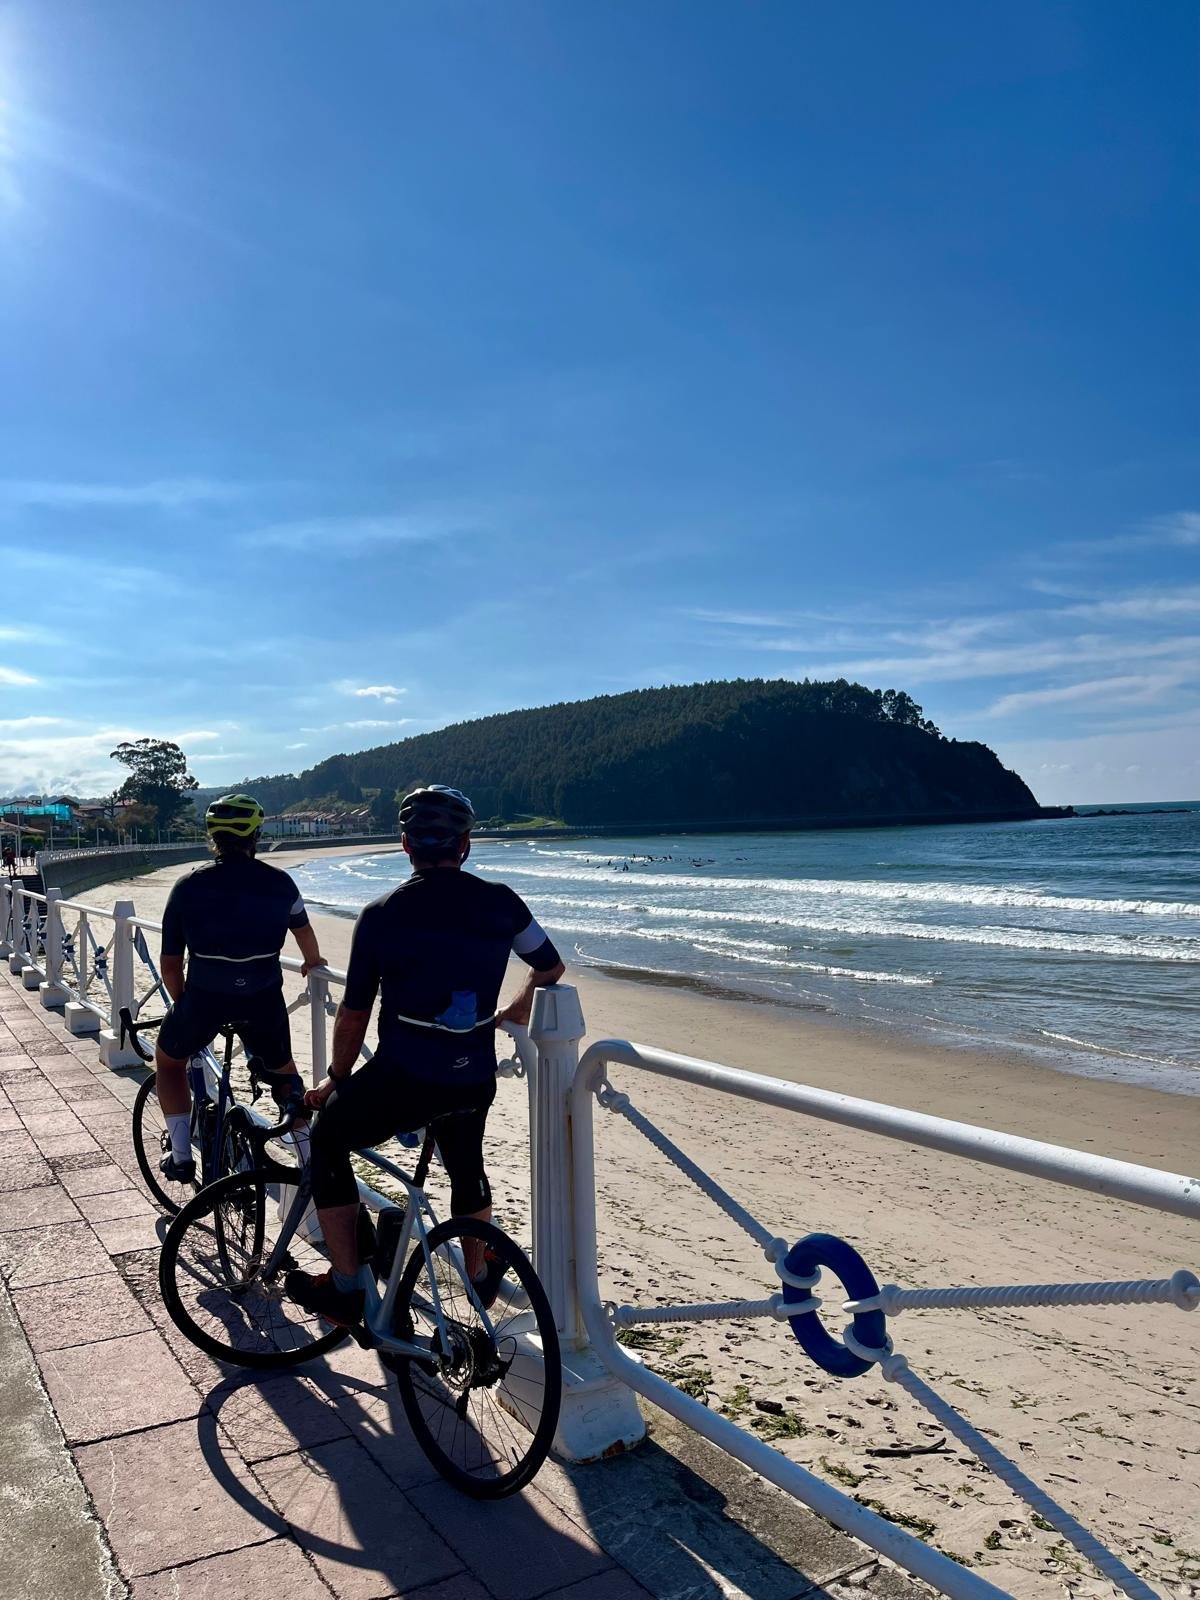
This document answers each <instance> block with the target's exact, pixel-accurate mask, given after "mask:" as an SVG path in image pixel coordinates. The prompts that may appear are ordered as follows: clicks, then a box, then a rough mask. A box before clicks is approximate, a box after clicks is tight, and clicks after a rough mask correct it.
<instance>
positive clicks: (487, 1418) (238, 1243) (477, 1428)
mask: <svg viewBox="0 0 1200 1600" xmlns="http://www.w3.org/2000/svg"><path fill="white" fill-rule="evenodd" d="M289 1114H290V1113H289ZM318 1115H319V1113H318ZM288 1121H289V1116H288V1115H285V1116H284V1118H283V1120H282V1121H281V1122H280V1123H279V1124H278V1125H277V1127H275V1128H272V1129H267V1130H263V1138H264V1140H266V1139H270V1138H272V1137H275V1136H277V1135H278V1134H280V1133H281V1132H282V1131H284V1129H285V1128H286V1126H287V1125H288ZM434 1126H435V1127H436V1124H435V1125H434ZM434 1148H435V1135H434V1133H432V1132H430V1131H428V1130H427V1131H426V1135H425V1139H424V1142H423V1143H422V1145H421V1152H420V1156H419V1158H418V1161H417V1166H416V1170H415V1171H414V1172H413V1173H412V1174H411V1175H410V1174H408V1173H406V1172H403V1171H402V1170H401V1169H400V1168H399V1167H397V1166H396V1165H394V1164H393V1163H392V1162H391V1161H389V1160H387V1159H386V1158H385V1157H383V1156H381V1155H380V1154H379V1153H378V1152H377V1151H374V1150H372V1151H363V1152H361V1154H362V1155H364V1156H365V1157H366V1159H368V1160H369V1161H371V1162H372V1163H373V1164H374V1165H376V1166H377V1167H379V1168H380V1169H381V1170H382V1171H384V1172H387V1173H388V1174H390V1175H391V1176H392V1177H393V1178H395V1179H397V1180H399V1182H401V1183H402V1184H403V1185H404V1189H405V1195H406V1200H405V1204H404V1206H403V1207H399V1206H387V1207H385V1208H384V1209H383V1210H382V1211H381V1212H380V1214H379V1228H378V1231H377V1232H376V1233H374V1238H373V1239H370V1238H368V1239H366V1240H364V1238H363V1234H364V1229H363V1228H362V1227H360V1255H361V1257H362V1260H363V1266H362V1268H361V1269H360V1277H361V1280H362V1283H363V1288H364V1290H365V1295H366V1305H365V1309H364V1313H363V1322H362V1324H361V1325H360V1326H359V1327H357V1328H355V1329H347V1328H340V1327H335V1328H330V1327H329V1326H327V1325H325V1324H323V1323H321V1321H320V1319H319V1318H318V1317H317V1316H316V1314H315V1313H313V1312H309V1311H306V1310H305V1309H304V1308H303V1307H302V1306H299V1305H297V1304H296V1303H295V1302H294V1301H292V1300H289V1299H287V1298H286V1296H285V1294H284V1278H285V1275H286V1273H287V1272H288V1271H290V1270H291V1269H292V1268H294V1267H299V1268H302V1269H304V1270H308V1271H318V1272H319V1271H322V1270H324V1268H325V1267H326V1266H327V1264H328V1263H327V1261H326V1259H325V1256H324V1254H323V1252H322V1247H321V1245H320V1243H319V1229H318V1227H317V1222H316V1217H315V1215H314V1214H313V1213H312V1211H311V1209H310V1208H311V1198H312V1188H311V1182H310V1178H309V1172H308V1168H307V1165H306V1164H302V1165H300V1166H296V1167H291V1166H284V1165H283V1164H281V1163H279V1162H277V1161H274V1160H272V1159H271V1158H269V1157H266V1158H264V1160H263V1162H262V1164H261V1165H260V1166H258V1167H256V1168H255V1170H254V1171H251V1172H238V1173H233V1174H231V1175H230V1176H228V1177H224V1178H219V1179H218V1180H217V1181H216V1182H215V1183H213V1184H211V1185H209V1186H208V1187H207V1188H204V1189H202V1190H201V1191H200V1192H199V1194H197V1195H196V1196H195V1197H194V1198H193V1199H192V1200H190V1201H189V1202H188V1204H187V1205H186V1206H184V1208H183V1209H182V1210H181V1211H180V1212H179V1214H178V1215H177V1216H176V1217H175V1218H174V1219H173V1221H172V1222H171V1225H170V1227H169V1229H168V1231H167V1236H166V1240H165V1242H164V1244H163V1249H162V1255H161V1257H160V1261H159V1285H160V1288H161V1291H162V1297H163V1302H164V1304H165V1305H166V1308H167V1311H168V1313H169V1315H170V1317H171V1320H172V1322H174V1324H175V1326H176V1327H177V1328H178V1329H179V1330H180V1332H182V1333H183V1334H184V1335H185V1336H186V1337H187V1338H188V1339H189V1340H190V1341H191V1342H192V1343H193V1344H195V1345H196V1346H197V1347H198V1348H199V1349H201V1350H203V1351H205V1353H206V1354H208V1355H210V1356H215V1357H216V1358H217V1359H218V1360H221V1361H229V1362H233V1363H234V1364H236V1365H238V1366H245V1367H253V1368H257V1369H259V1370H274V1369H278V1368H284V1367H293V1366H296V1365H298V1364H299V1363H301V1362H304V1361H309V1360H312V1359H313V1358H315V1357H316V1356H319V1355H323V1354H324V1353H325V1352H326V1351H329V1350H332V1349H334V1348H335V1346H337V1345H339V1344H341V1343H343V1342H344V1341H345V1340H346V1339H348V1338H350V1337H354V1338H355V1339H356V1340H357V1342H358V1343H359V1344H360V1345H362V1346H363V1348H365V1349H374V1350H376V1351H377V1352H378V1354H379V1357H380V1360H381V1361H382V1362H383V1364H384V1366H385V1367H386V1368H387V1369H388V1370H389V1371H391V1372H393V1373H394V1374H395V1376H396V1379H397V1383H398V1385H399V1389H400V1398H401V1402H402V1403H403V1406H404V1411H405V1415H406V1416H407V1418H408V1421H409V1425H410V1426H411V1428H412V1430H413V1433H414V1434H415V1436H416V1439H417V1442H418V1444H419V1445H420V1446H421V1448H422V1450H423V1451H424V1452H425V1454H426V1456H427V1457H428V1458H429V1460H430V1461H431V1462H432V1464H433V1465H434V1467H436V1468H437V1470H438V1472H440V1473H441V1474H442V1476H443V1477H445V1478H446V1479H448V1480H449V1481H450V1482H451V1483H453V1484H454V1485H455V1486H456V1487H457V1488H459V1489H461V1490H463V1491H464V1492H465V1493H467V1494H469V1495H472V1496H474V1497H476V1498H478V1499H499V1498H501V1497H502V1496H504V1495H509V1494H513V1493H515V1492H516V1491H517V1490H518V1489H521V1488H523V1487H524V1485H525V1484H527V1483H528V1482H529V1481H530V1479H531V1478H532V1477H533V1476H534V1474H535V1473H536V1472H537V1470H538V1468H539V1467H540V1466H541V1465H542V1462H543V1461H544V1460H545V1459H546V1456H547V1454H548V1452H549V1449H550V1445H551V1443H552V1441H553V1438H554V1433H555V1429H556V1427H557V1425H558V1413H559V1406H560V1404H561V1399H562V1365H561V1357H560V1353H559V1343H558V1333H557V1330H556V1327H555V1322H554V1314H553V1312H552V1311H551V1309H550V1303H549V1301H548V1299H547V1298H546V1292H545V1290H544V1289H543V1288H542V1285H541V1282H540V1281H539V1279H538V1277H537V1275H536V1273H535V1272H534V1269H533V1266H532V1264H531V1263H530V1261H529V1258H528V1257H527V1256H526V1255H525V1253H524V1251H523V1250H522V1249H521V1248H520V1247H519V1246H518V1245H517V1244H516V1243H514V1241H513V1240H512V1239H510V1238H509V1237H508V1235H507V1234H506V1233H504V1232H503V1231H502V1230H501V1229H500V1228H498V1227H496V1226H495V1224H493V1223H490V1222H476V1221H474V1220H472V1219H470V1218H465V1217H463V1218H452V1219H451V1220H450V1221H448V1222H438V1220H437V1217H436V1215H435V1213H434V1210H433V1207H432V1205H431V1204H430V1201H429V1198H428V1196H427V1195H426V1194H425V1181H426V1178H427V1176H428V1172H429V1165H430V1161H431V1159H432V1156H433V1152H434ZM364 1212H365V1208H364V1211H363V1212H360V1219H361V1217H362V1216H363V1214H364ZM372 1232H374V1230H372ZM468 1240H470V1241H477V1242H478V1243H479V1244H480V1245H482V1246H483V1248H484V1249H485V1250H488V1251H491V1252H493V1253H495V1254H496V1255H497V1256H498V1257H499V1258H500V1260H501V1261H503V1263H504V1278H503V1280H502V1283H501V1289H500V1295H499V1296H498V1298H497V1300H496V1302H495V1304H494V1306H493V1308H492V1313H491V1314H490V1313H489V1311H488V1310H486V1309H485V1308H484V1307H483V1306H482V1304H481V1303H480V1300H479V1297H478V1295H477V1293H476V1291H475V1288H474V1286H473V1285H472V1283H471V1280H470V1277H469V1276H468V1273H467V1270H466V1265H465V1261H464V1256H463V1245H464V1243H465V1242H466V1241H468ZM410 1246H411V1248H410ZM514 1280H515V1281H514ZM497 1307H498V1308H499V1310H498V1311H497V1310H496V1308H497ZM521 1424H524V1427H525V1428H526V1429H528V1430H529V1431H528V1435H526V1434H525V1433H524V1432H522V1431H521V1426H520V1425H521Z"/></svg>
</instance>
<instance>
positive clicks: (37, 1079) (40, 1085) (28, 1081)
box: [4, 1070, 63, 1112]
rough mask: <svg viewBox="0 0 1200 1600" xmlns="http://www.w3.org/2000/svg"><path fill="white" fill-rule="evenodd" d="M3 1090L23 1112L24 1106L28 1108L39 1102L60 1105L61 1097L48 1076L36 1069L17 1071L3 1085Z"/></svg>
mask: <svg viewBox="0 0 1200 1600" xmlns="http://www.w3.org/2000/svg"><path fill="white" fill-rule="evenodd" d="M4 1092H5V1094H6V1095H7V1096H8V1098H9V1099H10V1100H11V1101H12V1103H13V1105H14V1106H16V1108H17V1110H18V1111H21V1112H23V1111H24V1110H25V1108H26V1107H28V1108H29V1109H30V1110H32V1109H33V1107H34V1106H35V1105H37V1104H39V1103H43V1104H45V1105H47V1106H60V1105H62V1104H63V1098H62V1096H61V1095H60V1094H59V1092H58V1090H57V1089H56V1088H55V1087H54V1085H53V1084H52V1083H51V1082H50V1080H49V1079H48V1078H44V1077H43V1076H42V1074H41V1073H40V1072H38V1071H36V1070H34V1071H31V1072H21V1073H18V1074H17V1075H16V1076H15V1077H14V1078H10V1079H9V1080H8V1082H7V1083H6V1084H5V1086H4Z"/></svg>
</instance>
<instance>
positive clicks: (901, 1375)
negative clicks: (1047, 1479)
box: [842, 1327, 1159, 1600]
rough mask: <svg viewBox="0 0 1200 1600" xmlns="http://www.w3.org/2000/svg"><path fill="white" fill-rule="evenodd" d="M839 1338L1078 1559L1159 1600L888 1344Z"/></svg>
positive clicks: (1140, 1597)
mask: <svg viewBox="0 0 1200 1600" xmlns="http://www.w3.org/2000/svg"><path fill="white" fill-rule="evenodd" d="M842 1337H843V1339H845V1341H846V1345H847V1347H848V1348H849V1349H851V1350H852V1351H853V1352H854V1354H855V1355H856V1356H860V1357H861V1358H862V1359H863V1360H864V1361H871V1362H876V1361H877V1362H878V1363H879V1370H880V1372H881V1373H882V1375H883V1377H884V1379H885V1380H886V1381H887V1382H888V1383H895V1384H898V1385H899V1387H900V1388H901V1389H903V1390H905V1392H906V1393H907V1394H910V1395H911V1396H912V1398H913V1399H914V1400H916V1401H917V1403H918V1404H919V1405H923V1406H924V1407H925V1409H926V1411H928V1412H929V1414H930V1416H932V1417H936V1418H937V1420H938V1422H940V1423H941V1425H942V1427H943V1428H945V1430H946V1432H947V1433H951V1434H953V1435H954V1437H955V1438H956V1439H957V1440H958V1442H959V1443H960V1444H961V1445H964V1446H965V1447H966V1449H968V1450H969V1451H970V1452H971V1454H972V1455H974V1456H977V1457H978V1459H979V1460H980V1461H981V1462H982V1463H983V1464H984V1466H985V1467H987V1468H989V1470H990V1471H992V1472H994V1473H995V1474H996V1476H997V1477H998V1478H999V1479H1000V1480H1001V1482H1002V1483H1005V1484H1007V1485H1008V1487H1009V1488H1010V1489H1011V1490H1012V1492H1013V1493H1014V1494H1015V1495H1017V1496H1019V1497H1020V1498H1021V1499H1022V1500H1024V1502H1025V1504H1026V1505H1027V1506H1029V1507H1030V1508H1031V1509H1032V1510H1033V1511H1035V1512H1037V1514H1038V1515H1039V1516H1040V1517H1042V1518H1044V1519H1045V1521H1047V1522H1048V1523H1049V1524H1050V1525H1051V1527H1052V1528H1053V1529H1054V1530H1055V1532H1056V1533H1061V1534H1062V1536H1063V1538H1064V1539H1067V1540H1069V1541H1070V1543H1071V1544H1073V1545H1074V1546H1075V1548H1076V1550H1078V1551H1079V1554H1080V1555H1081V1556H1083V1557H1084V1558H1085V1559H1086V1560H1088V1561H1090V1562H1091V1563H1092V1565H1093V1566H1094V1567H1095V1568H1096V1570H1097V1571H1098V1572H1102V1573H1103V1574H1104V1576H1105V1577H1106V1578H1108V1579H1109V1581H1110V1582H1112V1583H1115V1584H1116V1585H1117V1587H1118V1588H1119V1589H1123V1590H1124V1591H1125V1593H1126V1594H1127V1595H1130V1596H1132V1597H1133V1600H1159V1597H1158V1596H1157V1595H1156V1594H1155V1592H1154V1590H1153V1589H1151V1588H1150V1586H1149V1585H1148V1584H1146V1583H1143V1582H1142V1580H1141V1578H1139V1577H1138V1576H1137V1574H1136V1573H1133V1572H1131V1571H1130V1570H1129V1568H1128V1567H1127V1566H1126V1565H1125V1563H1124V1562H1123V1561H1121V1560H1120V1559H1119V1558H1118V1557H1117V1556H1115V1555H1113V1553H1112V1551H1111V1550H1108V1549H1106V1547H1105V1546H1104V1545H1102V1544H1101V1543H1100V1541H1099V1539H1097V1538H1096V1536H1095V1534H1093V1533H1089V1532H1088V1530H1087V1529H1086V1528H1085V1527H1084V1526H1083V1524H1082V1523H1081V1522H1079V1521H1077V1520H1076V1518H1075V1517H1073V1516H1072V1515H1071V1513H1070V1512H1069V1511H1065V1510H1064V1509H1063V1508H1062V1506H1060V1505H1059V1504H1058V1502H1057V1501H1056V1500H1052V1499H1051V1498H1050V1496H1049V1495H1048V1494H1047V1493H1046V1491H1045V1490H1044V1489H1043V1488H1041V1487H1040V1485H1038V1484H1036V1483H1034V1481H1033V1479H1032V1478H1027V1477H1026V1476H1025V1474H1024V1473H1023V1472H1022V1471H1021V1469H1020V1467H1018V1466H1016V1465H1015V1463H1013V1462H1012V1461H1010V1460H1009V1459H1008V1457H1007V1456H1006V1455H1005V1454H1004V1453H1003V1451H1001V1450H999V1449H998V1448H997V1447H996V1445H994V1444H993V1443H992V1441H991V1440H990V1439H988V1438H987V1437H986V1436H985V1435H984V1434H982V1433H980V1432H979V1430H978V1429H977V1428H974V1427H972V1426H971V1424H970V1423H969V1422H968V1421H967V1419H966V1418H965V1417H964V1416H962V1415H961V1414H960V1413H959V1412H957V1411H956V1410H955V1409H954V1407H953V1406H952V1405H951V1404H950V1403H949V1401H948V1400H944V1399H943V1398H942V1396H941V1395H940V1394H938V1392H937V1390H936V1389H931V1388H930V1386H929V1385H928V1384H927V1383H926V1382H925V1381H924V1379H922V1378H918V1377H917V1375H916V1373H915V1372H914V1371H913V1370H912V1368H911V1367H910V1366H909V1364H908V1362H907V1361H906V1360H905V1358H904V1357H903V1356H902V1355H897V1354H895V1353H893V1351H892V1348H891V1340H890V1339H889V1340H888V1344H887V1348H886V1349H885V1350H872V1349H871V1347H870V1346H869V1345H864V1344H863V1343H862V1342H861V1341H860V1340H859V1339H856V1338H855V1336H854V1330H853V1328H852V1327H848V1328H846V1329H845V1330H844V1332H843V1334H842Z"/></svg>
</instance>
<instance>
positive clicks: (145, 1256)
mask: <svg viewBox="0 0 1200 1600" xmlns="http://www.w3.org/2000/svg"><path fill="white" fill-rule="evenodd" d="M159 1255H160V1251H159V1249H158V1248H157V1246H156V1247H155V1248H154V1249H152V1250H133V1251H130V1252H129V1253H128V1254H127V1255H119V1256H115V1257H114V1258H113V1261H112V1265H114V1266H115V1267H116V1268H117V1271H118V1272H119V1273H120V1274H121V1277H122V1279H123V1280H124V1282H125V1283H126V1285H127V1286H128V1288H129V1290H130V1292H131V1293H132V1294H133V1296H134V1298H135V1299H136V1300H137V1302H138V1304H139V1305H140V1306H141V1308H142V1310H143V1311H144V1312H145V1313H146V1315H147V1316H148V1317H149V1318H150V1321H151V1322H152V1323H153V1324H154V1326H155V1327H156V1328H157V1329H158V1331H159V1333H160V1334H162V1336H163V1338H164V1339H165V1340H166V1341H167V1344H168V1345H169V1346H170V1348H171V1354H172V1355H173V1356H174V1357H175V1359H176V1361H178V1363H179V1365H180V1366H181V1367H182V1368H183V1371H184V1373H185V1374H186V1376H187V1378H188V1381H189V1382H190V1383H191V1384H192V1386H193V1387H194V1388H195V1389H196V1391H197V1393H198V1394H200V1395H201V1396H202V1397H207V1396H208V1395H210V1394H212V1393H214V1392H215V1391H217V1390H222V1392H223V1386H224V1385H226V1384H228V1382H229V1381H230V1379H232V1378H239V1377H244V1376H245V1373H246V1369H245V1367H235V1366H233V1364H232V1363H230V1362H220V1361H214V1360H213V1358H212V1357H211V1356H208V1355H205V1353H204V1352H203V1350H197V1348H196V1346H195V1345H194V1344H192V1342H191V1341H190V1340H189V1339H187V1338H186V1337H185V1336H184V1335H183V1334H182V1333H180V1331H179V1329H178V1328H177V1327H176V1326H175V1324H174V1323H173V1322H172V1321H171V1319H170V1317H169V1316H168V1315H167V1308H166V1306H164V1305H163V1299H162V1294H161V1292H160V1290H159V1287H158V1260H159Z"/></svg>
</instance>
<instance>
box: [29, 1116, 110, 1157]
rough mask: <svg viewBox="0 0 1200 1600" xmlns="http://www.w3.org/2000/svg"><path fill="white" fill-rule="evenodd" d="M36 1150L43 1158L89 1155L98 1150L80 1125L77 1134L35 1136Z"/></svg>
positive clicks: (94, 1142) (96, 1145) (98, 1147)
mask: <svg viewBox="0 0 1200 1600" xmlns="http://www.w3.org/2000/svg"><path fill="white" fill-rule="evenodd" d="M35 1137H36V1139H37V1146H38V1149H39V1150H40V1151H41V1152H42V1154H43V1155H44V1156H78V1155H87V1154H91V1153H93V1152H95V1151H98V1150H99V1149H100V1146H99V1145H98V1144H97V1143H96V1141H95V1140H94V1139H93V1138H92V1136H91V1134H90V1133H89V1132H88V1131H87V1129H86V1128H85V1127H83V1126H82V1124H81V1125H80V1127H79V1131H78V1132H77V1133H58V1134H52V1135H49V1136H47V1135H44V1134H37V1135H35Z"/></svg>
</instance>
